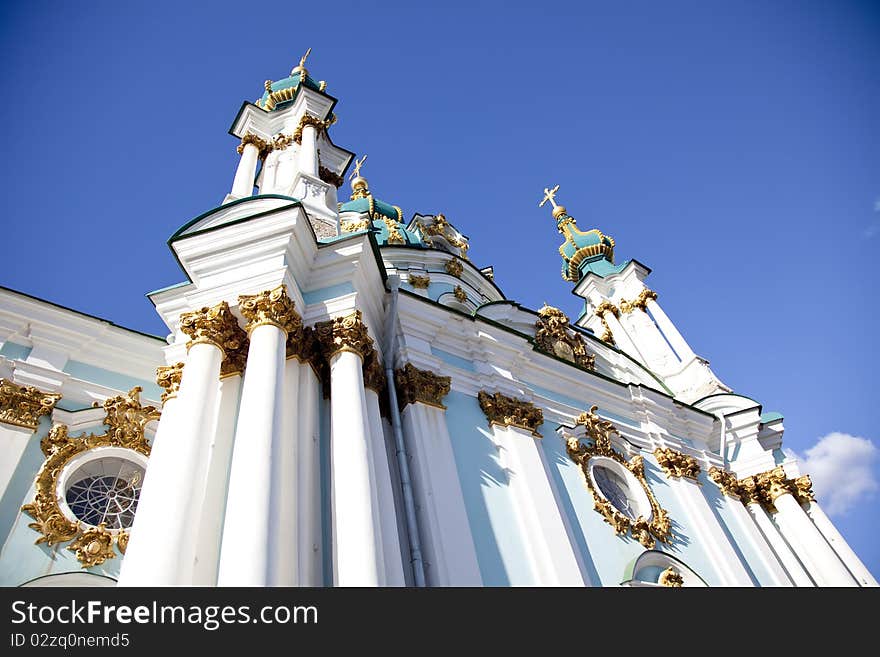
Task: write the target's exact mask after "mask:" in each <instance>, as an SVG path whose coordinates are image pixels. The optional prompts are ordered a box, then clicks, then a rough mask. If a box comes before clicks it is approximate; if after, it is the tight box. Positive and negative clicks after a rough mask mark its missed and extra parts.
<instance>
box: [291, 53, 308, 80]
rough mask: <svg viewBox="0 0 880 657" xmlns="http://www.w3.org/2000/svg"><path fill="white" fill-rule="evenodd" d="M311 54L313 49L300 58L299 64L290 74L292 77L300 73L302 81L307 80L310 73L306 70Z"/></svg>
mask: <svg viewBox="0 0 880 657" xmlns="http://www.w3.org/2000/svg"><path fill="white" fill-rule="evenodd" d="M311 52H312V49H311V48H309V49H308V50H306V54H305V55H303V56H302V57H300V58H299V64H297V65H296V66H294V67H293V70H292V71H291V72H290V74H291V75H296V74H297V73H300V74H301V75H300V77H301V78H302V80H305V78H306V76H307V75H308V74H309V72H308V71H307V70H306V60H307V59H308V58H309V55H310V54H311Z"/></svg>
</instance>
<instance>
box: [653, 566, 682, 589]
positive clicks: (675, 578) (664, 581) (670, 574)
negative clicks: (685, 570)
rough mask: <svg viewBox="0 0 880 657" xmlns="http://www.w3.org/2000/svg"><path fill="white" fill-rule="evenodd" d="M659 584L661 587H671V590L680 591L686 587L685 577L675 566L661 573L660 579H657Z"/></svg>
mask: <svg viewBox="0 0 880 657" xmlns="http://www.w3.org/2000/svg"><path fill="white" fill-rule="evenodd" d="M657 583H658V584H660V586H669V587H671V588H676V589H680V588H681V587H682V586H684V577H682V576H681V573H679V572H678V571H677V570H676V569H675V568H674V567H673V566H669V568H667V569H666V570H664V571H663V572H662V573H660V577H658V578H657Z"/></svg>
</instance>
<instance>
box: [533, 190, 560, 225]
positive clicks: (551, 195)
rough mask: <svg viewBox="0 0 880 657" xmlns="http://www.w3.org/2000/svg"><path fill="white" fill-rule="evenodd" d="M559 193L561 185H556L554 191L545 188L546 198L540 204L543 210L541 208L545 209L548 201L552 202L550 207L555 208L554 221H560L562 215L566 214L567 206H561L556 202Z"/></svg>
mask: <svg viewBox="0 0 880 657" xmlns="http://www.w3.org/2000/svg"><path fill="white" fill-rule="evenodd" d="M558 191H559V185H556V187H554V188H553V189H550V188H549V187H545V188H544V198H543V199H542V200H541V202H540V203H538V207H539V208H541V207H544V204H545V203H546V202H547V201H550V205H552V206H553V218H554V219H559V217H561V216H562V215H564V214H565V206H563V205H559V204H558V203H557V202H556V193H557V192H558Z"/></svg>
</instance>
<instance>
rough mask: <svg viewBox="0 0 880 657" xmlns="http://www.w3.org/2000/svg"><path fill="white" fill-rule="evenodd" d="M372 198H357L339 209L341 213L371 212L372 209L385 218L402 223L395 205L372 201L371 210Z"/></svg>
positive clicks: (377, 200) (376, 200)
mask: <svg viewBox="0 0 880 657" xmlns="http://www.w3.org/2000/svg"><path fill="white" fill-rule="evenodd" d="M370 200H371V198H370V197H365V198H356V199H355V200H353V201H348V202H347V203H343V204H342V205H341V206H340V207H339V211H340V212H361V213H363V212H369V211H370V210H371V209H372V210H373V212H374V213H377V214H381V215H382V216H383V217H388V218H389V219H394V220H395V221H400V215H398V214H397V208H395V207H394V206H393V205H391V204H389V203H386V202H385V201H380V200H379V199H377V198H373V199H372V206H373V207H372V208H370Z"/></svg>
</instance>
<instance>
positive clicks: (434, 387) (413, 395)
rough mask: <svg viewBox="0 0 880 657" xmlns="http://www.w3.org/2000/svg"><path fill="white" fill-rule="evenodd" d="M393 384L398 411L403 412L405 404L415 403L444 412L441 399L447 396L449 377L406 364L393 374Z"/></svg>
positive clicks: (449, 384) (450, 380) (449, 383)
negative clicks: (395, 387)
mask: <svg viewBox="0 0 880 657" xmlns="http://www.w3.org/2000/svg"><path fill="white" fill-rule="evenodd" d="M394 382H395V383H396V384H397V393H398V397H397V400H398V405H399V406H400V410H403V409H404V407H405V406H406V405H407V404H414V403H416V402H421V403H422V404H427V405H428V406H434V407H435V408H442V409H443V410H446V406H444V405H443V398H444V397H445V396H446V395H448V394H449V389H450V386H451V384H452V378H451V377H448V376H440V375H439V374H434V372H430V371H428V370H420V369H419V368H417V367H416V366H415V365H413V364H412V363H407V364H406V365H404V366H403V368H402V369H398V370H396V371H395V372H394Z"/></svg>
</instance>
